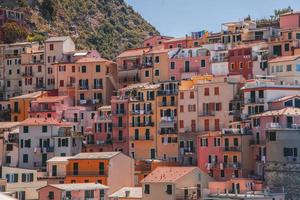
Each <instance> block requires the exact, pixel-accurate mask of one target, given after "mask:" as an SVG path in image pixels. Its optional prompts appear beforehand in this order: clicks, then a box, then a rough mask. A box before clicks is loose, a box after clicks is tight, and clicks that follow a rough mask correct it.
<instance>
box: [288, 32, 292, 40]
mask: <svg viewBox="0 0 300 200" xmlns="http://www.w3.org/2000/svg"><path fill="white" fill-rule="evenodd" d="M291 39H292V32H289V33H288V40H291Z"/></svg>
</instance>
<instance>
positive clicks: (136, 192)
mask: <svg viewBox="0 0 300 200" xmlns="http://www.w3.org/2000/svg"><path fill="white" fill-rule="evenodd" d="M126 191H128V193H129V194H128V196H126ZM142 193H143V192H142V187H123V188H121V189H119V190H118V191H116V192H114V193H113V194H111V195H109V198H125V197H126V198H131V199H141V198H142Z"/></svg>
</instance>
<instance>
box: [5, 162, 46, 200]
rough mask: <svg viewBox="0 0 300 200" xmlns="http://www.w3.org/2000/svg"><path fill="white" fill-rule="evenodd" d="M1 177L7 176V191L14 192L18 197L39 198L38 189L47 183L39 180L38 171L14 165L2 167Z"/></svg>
mask: <svg viewBox="0 0 300 200" xmlns="http://www.w3.org/2000/svg"><path fill="white" fill-rule="evenodd" d="M1 178H6V180H7V185H6V191H7V192H11V193H14V195H15V196H16V197H18V199H32V200H33V199H37V198H38V193H37V189H39V188H40V187H44V186H45V185H47V182H46V181H38V180H37V171H36V170H31V169H22V168H14V167H5V166H2V167H1Z"/></svg>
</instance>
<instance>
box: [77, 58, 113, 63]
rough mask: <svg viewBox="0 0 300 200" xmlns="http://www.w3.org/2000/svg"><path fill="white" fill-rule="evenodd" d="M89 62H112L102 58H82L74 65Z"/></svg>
mask: <svg viewBox="0 0 300 200" xmlns="http://www.w3.org/2000/svg"><path fill="white" fill-rule="evenodd" d="M90 62H113V61H110V60H106V59H104V58H94V57H84V58H80V59H78V60H77V61H75V63H90Z"/></svg>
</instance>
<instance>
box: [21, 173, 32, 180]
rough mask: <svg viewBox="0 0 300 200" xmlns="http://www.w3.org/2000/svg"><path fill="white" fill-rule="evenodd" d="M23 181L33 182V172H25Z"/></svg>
mask: <svg viewBox="0 0 300 200" xmlns="http://www.w3.org/2000/svg"><path fill="white" fill-rule="evenodd" d="M22 182H33V173H28V174H27V173H23V174H22Z"/></svg>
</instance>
